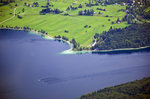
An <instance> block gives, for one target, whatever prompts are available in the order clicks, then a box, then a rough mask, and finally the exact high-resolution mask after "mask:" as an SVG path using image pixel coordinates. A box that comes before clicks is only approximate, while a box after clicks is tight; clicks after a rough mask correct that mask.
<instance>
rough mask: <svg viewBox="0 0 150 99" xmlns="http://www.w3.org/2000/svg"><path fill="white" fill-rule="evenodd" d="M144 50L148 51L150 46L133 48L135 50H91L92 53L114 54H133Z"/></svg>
mask: <svg viewBox="0 0 150 99" xmlns="http://www.w3.org/2000/svg"><path fill="white" fill-rule="evenodd" d="M144 52H150V47H148V48H144V49H135V50H120V51H109V52H92V54H99V55H102V54H110V55H116V54H133V53H144Z"/></svg>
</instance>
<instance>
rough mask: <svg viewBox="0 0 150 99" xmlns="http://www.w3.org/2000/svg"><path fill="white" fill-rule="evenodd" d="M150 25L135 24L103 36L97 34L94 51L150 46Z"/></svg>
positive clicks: (104, 33)
mask: <svg viewBox="0 0 150 99" xmlns="http://www.w3.org/2000/svg"><path fill="white" fill-rule="evenodd" d="M149 27H150V23H145V24H134V25H131V26H129V27H126V28H123V29H115V28H114V29H113V28H112V27H111V28H110V30H109V31H108V32H106V31H104V32H103V33H102V34H98V33H96V34H95V36H94V39H95V40H96V42H97V43H96V44H95V45H94V46H93V47H92V50H112V49H121V48H139V47H144V46H150V28H149Z"/></svg>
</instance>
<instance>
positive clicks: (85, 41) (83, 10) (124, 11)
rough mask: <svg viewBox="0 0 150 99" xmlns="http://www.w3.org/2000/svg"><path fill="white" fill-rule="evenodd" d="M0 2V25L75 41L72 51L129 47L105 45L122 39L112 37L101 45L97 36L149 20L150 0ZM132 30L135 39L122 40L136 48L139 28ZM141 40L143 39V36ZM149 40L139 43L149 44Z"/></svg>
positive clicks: (9, 0) (26, 0) (6, 0)
mask: <svg viewBox="0 0 150 99" xmlns="http://www.w3.org/2000/svg"><path fill="white" fill-rule="evenodd" d="M0 2H1V3H0V27H1V28H12V29H14V28H15V29H24V30H35V31H38V32H41V33H43V34H45V35H49V36H51V37H54V38H57V39H60V38H61V39H64V40H66V41H69V42H70V43H72V44H73V50H78V51H79V50H101V49H103V50H109V49H118V48H126V46H124V45H125V43H126V42H125V43H124V42H123V43H118V44H119V45H117V46H119V47H110V48H105V46H107V45H109V44H108V43H113V42H112V41H114V42H116V43H117V42H119V40H118V39H117V40H114V39H113V38H112V39H113V40H111V41H110V42H105V41H104V42H105V43H103V45H101V44H102V42H101V39H99V38H100V37H98V38H96V39H95V38H94V37H95V35H97V34H98V35H99V36H103V35H104V32H107V33H109V31H110V29H113V30H114V29H115V30H117V29H118V30H122V31H124V30H125V28H127V27H128V26H130V25H134V24H137V25H138V24H143V23H149V22H150V21H149V19H150V7H149V6H150V0H142V1H141V0H44V1H43V0H15V1H14V0H1V1H0ZM147 25H149V24H147ZM141 26H142V25H141ZM142 29H144V28H142ZM141 31H144V30H141ZM124 32H125V31H124ZM127 32H128V31H126V33H127ZM133 32H134V33H133V36H132V40H128V39H126V38H124V39H123V41H127V40H128V41H129V42H130V44H131V46H128V47H127V48H135V46H134V45H136V44H135V41H134V40H133V39H135V37H136V35H138V34H136V33H135V32H136V30H135V31H133ZM140 35H142V34H140ZM144 35H145V34H144ZM111 36H113V37H114V36H115V38H119V37H118V36H119V35H115V34H111ZM127 36H128V35H127ZM106 38H107V39H108V37H106ZM147 38H149V36H148V37H147ZM138 40H140V41H142V42H143V39H141V38H140V39H138ZM144 42H146V41H144ZM148 43H149V42H148ZM148 43H144V44H140V45H142V47H143V46H149V45H148ZM120 44H121V45H120ZM99 45H100V46H101V47H100V46H99ZM112 46H116V45H112ZM122 46H123V47H122ZM136 47H141V46H136Z"/></svg>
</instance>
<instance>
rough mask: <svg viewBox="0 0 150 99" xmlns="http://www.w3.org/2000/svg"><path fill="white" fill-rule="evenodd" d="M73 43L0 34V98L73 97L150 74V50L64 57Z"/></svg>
mask: <svg viewBox="0 0 150 99" xmlns="http://www.w3.org/2000/svg"><path fill="white" fill-rule="evenodd" d="M69 48H70V47H69V45H67V44H66V43H63V42H58V41H54V40H45V39H44V38H42V37H41V36H40V35H35V34H32V33H29V32H25V31H17V30H0V97H1V98H0V99H75V98H78V97H80V96H81V95H83V94H86V93H88V92H92V91H95V90H98V89H101V88H104V87H108V86H113V85H117V84H121V83H125V82H128V81H132V80H136V79H141V78H143V77H148V76H150V60H149V59H150V51H149V50H146V51H138V52H125V53H122V52H121V53H119V52H118V53H109V54H107V53H105V54H102V53H94V54H92V53H86V54H73V55H61V54H59V53H60V52H62V51H64V50H67V49H69Z"/></svg>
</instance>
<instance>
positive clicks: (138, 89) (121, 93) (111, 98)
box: [79, 77, 150, 99]
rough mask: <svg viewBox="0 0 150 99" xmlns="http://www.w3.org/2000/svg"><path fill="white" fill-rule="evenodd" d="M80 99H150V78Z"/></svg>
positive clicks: (108, 88) (103, 90) (96, 92)
mask: <svg viewBox="0 0 150 99" xmlns="http://www.w3.org/2000/svg"><path fill="white" fill-rule="evenodd" d="M79 99H150V77H148V78H143V79H141V80H135V81H132V82H128V83H124V84H121V85H116V86H113V87H106V88H104V89H100V90H97V91H94V92H92V93H88V94H85V95H82V96H81V97H80V98H79Z"/></svg>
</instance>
